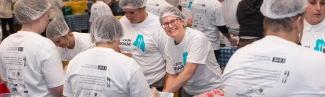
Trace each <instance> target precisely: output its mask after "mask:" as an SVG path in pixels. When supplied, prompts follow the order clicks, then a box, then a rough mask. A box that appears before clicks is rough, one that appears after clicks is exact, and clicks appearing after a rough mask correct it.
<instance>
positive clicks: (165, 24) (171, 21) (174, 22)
mask: <svg viewBox="0 0 325 97" xmlns="http://www.w3.org/2000/svg"><path fill="white" fill-rule="evenodd" d="M177 20H179V19H178V18H176V19H172V20H170V21H169V22H164V23H163V24H162V27H163V28H167V27H171V26H174V25H175V24H176V22H177Z"/></svg>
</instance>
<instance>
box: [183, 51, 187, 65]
mask: <svg viewBox="0 0 325 97" xmlns="http://www.w3.org/2000/svg"><path fill="white" fill-rule="evenodd" d="M187 56H188V53H187V52H184V53H183V65H185V64H186V61H187Z"/></svg>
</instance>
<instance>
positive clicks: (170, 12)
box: [159, 7, 185, 22]
mask: <svg viewBox="0 0 325 97" xmlns="http://www.w3.org/2000/svg"><path fill="white" fill-rule="evenodd" d="M167 16H175V17H178V18H180V19H182V20H184V19H185V16H184V15H183V13H182V12H181V11H180V10H179V9H177V8H176V7H167V8H166V9H165V10H163V11H162V12H161V13H160V16H159V17H160V22H162V19H163V18H164V17H167Z"/></svg>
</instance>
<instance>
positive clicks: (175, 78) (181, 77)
mask: <svg viewBox="0 0 325 97" xmlns="http://www.w3.org/2000/svg"><path fill="white" fill-rule="evenodd" d="M196 68H197V64H193V63H186V65H185V67H184V70H183V71H182V72H181V73H180V74H178V75H168V77H167V80H166V87H165V88H164V90H163V91H164V92H171V93H172V92H176V91H177V90H179V89H180V88H181V87H182V86H183V85H184V84H185V83H186V82H187V81H188V80H190V79H191V78H192V76H193V75H194V73H195V71H196Z"/></svg>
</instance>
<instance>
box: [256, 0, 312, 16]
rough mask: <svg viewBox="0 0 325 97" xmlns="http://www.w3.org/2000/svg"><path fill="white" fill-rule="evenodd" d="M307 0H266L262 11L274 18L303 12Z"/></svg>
mask: <svg viewBox="0 0 325 97" xmlns="http://www.w3.org/2000/svg"><path fill="white" fill-rule="evenodd" d="M306 5H307V0H264V1H263V4H262V6H261V9H260V10H261V12H262V14H263V15H264V16H266V17H268V18H272V19H281V18H287V17H292V16H296V15H298V14H300V13H303V12H304V10H305V7H306Z"/></svg>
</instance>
